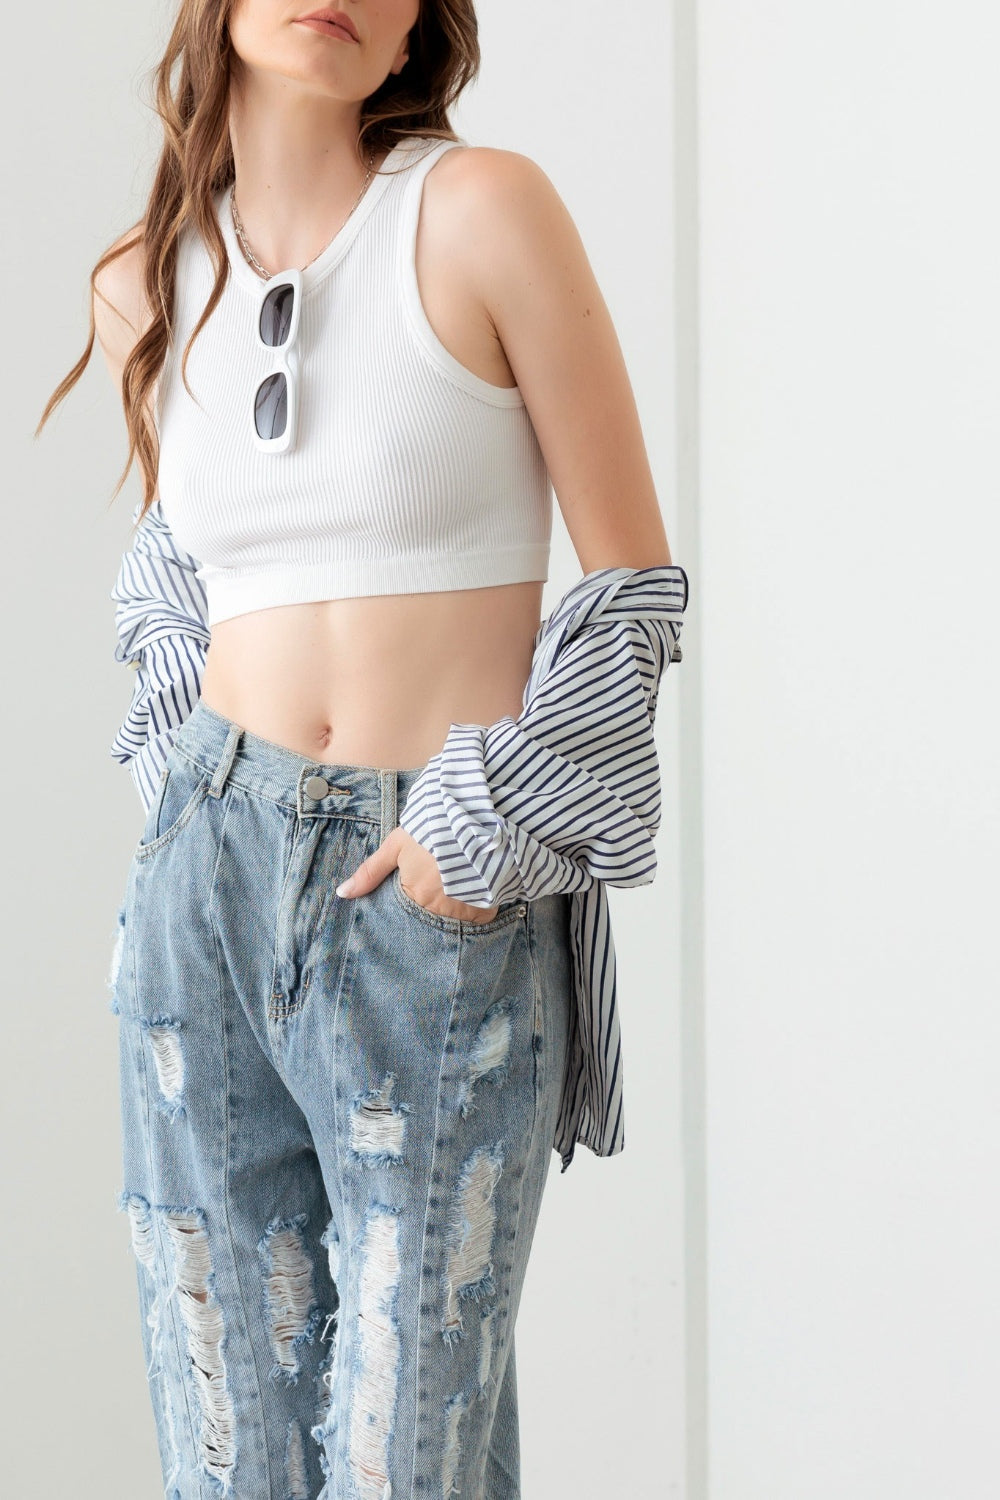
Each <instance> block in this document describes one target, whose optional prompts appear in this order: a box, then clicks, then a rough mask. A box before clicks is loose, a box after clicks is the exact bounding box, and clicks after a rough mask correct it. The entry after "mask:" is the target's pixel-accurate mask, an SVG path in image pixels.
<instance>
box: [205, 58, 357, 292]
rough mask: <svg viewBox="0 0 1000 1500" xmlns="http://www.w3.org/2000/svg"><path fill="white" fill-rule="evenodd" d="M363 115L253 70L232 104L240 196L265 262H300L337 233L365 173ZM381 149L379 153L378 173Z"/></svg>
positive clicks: (252, 237) (253, 243) (248, 231)
mask: <svg viewBox="0 0 1000 1500" xmlns="http://www.w3.org/2000/svg"><path fill="white" fill-rule="evenodd" d="M358 120H359V114H358V109H357V105H356V104H352V105H345V104H344V102H343V101H341V100H331V99H329V98H323V97H320V96H318V95H315V94H308V93H306V92H305V91H304V90H291V89H288V88H287V87H286V86H284V85H283V84H282V81H281V80H280V79H276V78H271V77H268V76H267V75H254V78H253V86H252V88H250V89H249V90H247V89H246V88H244V89H242V90H239V91H238V90H237V89H236V87H235V86H234V88H233V91H232V97H231V102H230V112H229V133H230V139H231V140H232V144H233V159H234V163H235V169H236V201H237V204H238V207H239V214H240V218H241V219H242V221H243V227H244V229H245V231H246V236H247V239H248V240H249V242H250V244H251V246H252V248H253V252H254V254H255V255H256V256H257V258H258V260H259V261H260V262H261V263H262V264H263V265H264V266H265V267H271V268H273V267H275V266H277V267H282V266H303V265H306V264H307V263H308V262H309V261H310V260H312V259H313V258H314V257H315V256H317V255H318V254H319V253H320V252H321V251H322V249H323V247H324V246H325V245H327V244H329V242H330V240H331V239H332V238H333V236H334V235H335V234H336V233H337V231H338V229H339V228H340V226H341V225H342V224H343V223H344V221H345V219H346V218H347V216H348V214H349V213H350V211H351V208H352V207H353V205H354V203H355V200H356V199H357V196H358V193H359V192H360V191H361V187H362V184H363V183H364V180H365V175H366V172H367V156H366V160H365V163H364V164H362V163H361V162H359V160H358V154H357V150H356V147H355V141H356V139H357V131H358ZM382 160H384V153H382V154H378V155H376V157H375V160H374V163H373V167H374V170H376V171H377V170H378V167H379V165H380V164H381V161H382Z"/></svg>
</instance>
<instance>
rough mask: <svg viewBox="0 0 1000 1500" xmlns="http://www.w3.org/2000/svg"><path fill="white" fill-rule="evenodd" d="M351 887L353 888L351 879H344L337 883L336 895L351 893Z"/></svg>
mask: <svg viewBox="0 0 1000 1500" xmlns="http://www.w3.org/2000/svg"><path fill="white" fill-rule="evenodd" d="M352 889H353V886H352V883H351V881H350V880H345V881H343V882H342V883H341V884H340V885H338V887H337V895H338V896H349V895H350V894H351V891H352Z"/></svg>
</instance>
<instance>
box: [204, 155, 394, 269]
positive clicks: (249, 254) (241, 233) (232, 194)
mask: <svg viewBox="0 0 1000 1500" xmlns="http://www.w3.org/2000/svg"><path fill="white" fill-rule="evenodd" d="M374 163H375V152H374V151H372V152H371V153H370V154H369V157H368V171H367V172H366V174H365V180H364V182H363V183H362V184H361V191H360V193H359V194H358V196H357V197H356V198H355V200H354V205H353V207H352V208H351V213H349V214H348V215H347V219H349V218H350V217H351V214H353V212H354V209H355V208H357V206H358V204H359V203H360V202H361V200H362V198H363V197H364V196H365V189H366V188H367V187H368V184H369V182H370V181H371V177H372V167H373V166H374ZM229 206H230V208H231V209H232V212H233V226H234V228H235V229H236V235H237V238H238V239H239V242H240V249H241V250H242V251H243V255H244V257H245V259H246V260H247V262H248V263H249V264H250V265H251V266H253V268H254V270H255V271H256V272H257V275H258V276H260V277H261V278H262V279H263V280H264V281H269V280H270V279H271V274H272V273H271V272H270V271H265V269H264V267H263V266H262V265H261V263H260V261H259V260H258V259H257V257H256V255H254V253H253V250H252V249H251V248H250V241H249V240H248V239H247V234H246V230H245V229H244V228H243V220H242V219H241V218H240V214H239V209H238V208H237V207H236V183H235V182H234V183H233V185H232V187H231V188H230V190H229ZM347 219H345V220H344V224H346V223H347ZM344 224H341V226H340V229H343V227H344ZM340 229H338V230H337V234H339V233H340ZM337 234H334V235H333V236H332V237H331V238H330V239H329V240H327V243H326V245H324V246H323V250H319V251H317V253H316V254H315V255H314V256H313V258H312V260H307V261H306V266H311V265H312V263H313V260H318V259H319V257H320V256H321V255H322V254H323V251H324V250H326V249H327V248H328V247H329V246H330V245H332V243H333V241H334V240H335V239H336V238H337ZM306 266H301V267H300V268H299V269H300V270H303V271H304V270H305V268H306Z"/></svg>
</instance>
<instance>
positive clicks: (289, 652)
mask: <svg viewBox="0 0 1000 1500" xmlns="http://www.w3.org/2000/svg"><path fill="white" fill-rule="evenodd" d="M542 590H543V584H542V583H541V582H532V583H514V584H498V585H497V586H495V587H493V588H477V589H456V590H452V591H449V592H444V593H423V594H391V595H373V596H370V597H365V598H358V599H326V600H321V601H319V602H318V603H315V604H285V605H277V606H274V607H272V608H269V609H261V610H254V611H252V612H251V613H248V614H243V615H237V616H235V617H234V618H232V619H228V620H220V621H217V622H216V623H215V625H213V627H212V641H211V645H210V646H209V648H208V654H207V657H206V661H205V669H204V675H203V679H202V688H201V696H202V699H203V700H204V702H205V703H206V704H207V705H208V706H209V707H210V708H214V709H215V710H216V712H217V713H220V714H223V715H224V716H225V717H226V718H228V719H232V720H234V722H236V723H237V724H240V725H242V727H243V728H244V729H247V730H249V731H250V732H251V734H256V735H260V736H261V737H262V738H263V739H266V740H271V741H272V742H273V743H274V744H277V745H283V746H285V747H286V748H287V749H289V750H294V751H297V752H298V753H299V754H300V755H302V756H304V757H306V758H307V759H308V760H312V761H315V762H316V763H317V764H320V763H326V764H330V765H355V766H378V767H383V768H395V769H397V770H410V769H414V768H417V767H420V766H423V765H425V764H426V762H427V761H428V760H429V759H430V757H431V756H432V755H435V754H436V753H437V751H438V750H440V749H441V747H442V745H443V744H444V741H445V738H446V736H447V734H448V728H449V725H450V724H452V723H458V724H487V725H488V724H493V723H495V722H496V720H497V719H500V718H502V717H503V716H504V715H505V714H510V715H511V717H512V718H515V719H516V718H517V717H518V715H519V714H520V712H521V708H522V695H523V692H524V687H525V684H526V682H527V680H528V675H529V672H530V670H531V657H532V642H533V638H534V635H535V632H536V630H537V629H538V626H539V623H540V621H541V606H542Z"/></svg>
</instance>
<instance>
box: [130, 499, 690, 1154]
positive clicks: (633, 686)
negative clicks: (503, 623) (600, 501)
mask: <svg viewBox="0 0 1000 1500" xmlns="http://www.w3.org/2000/svg"><path fill="white" fill-rule="evenodd" d="M137 513H138V507H137V509H136V513H135V514H137ZM133 519H135V515H133ZM197 566H198V564H197V562H196V561H195V559H194V558H193V557H191V556H190V555H189V554H187V553H185V552H183V551H182V550H181V549H180V548H178V547H177V545H176V543H175V542H174V539H173V537H172V535H171V533H170V529H169V527H168V525H167V523H166V521H165V519H164V517H163V514H162V510H161V509H160V503H159V501H158V500H157V501H156V502H155V503H154V505H153V507H152V509H151V510H150V512H149V513H148V514H147V516H146V517H145V519H144V521H143V523H142V525H141V526H140V527H139V528H138V530H137V532H136V539H135V542H134V545H133V547H132V549H131V551H129V552H126V553H125V555H124V557H123V558H122V563H121V568H120V569H119V573H118V577H117V579H116V581H115V585H114V588H113V589H112V592H111V597H112V599H114V600H115V603H116V609H115V620H116V625H117V629H118V637H119V645H118V647H117V649H116V651H115V657H116V659H117V660H119V661H129V662H130V664H137V665H138V674H137V680H136V683H135V687H134V690H133V694H132V701H131V703H130V705H129V709H128V713H127V715H126V717H125V720H124V722H123V724H122V725H121V728H120V729H119V731H118V734H117V736H116V738H115V740H114V743H113V744H112V747H111V754H112V755H113V756H114V757H115V759H116V760H118V761H120V762H121V763H122V764H125V765H128V766H129V768H130V771H131V774H132V778H133V781H134V782H135V785H136V787H137V789H138V791H139V794H140V797H141V798H142V801H143V805H144V806H146V807H147V808H148V806H149V803H150V801H151V799H152V795H153V791H154V790H155V786H156V782H157V778H158V776H159V773H160V769H161V767H162V766H163V763H164V761H165V760H166V757H167V754H168V753H169V750H170V745H171V744H172V742H173V732H174V731H175V730H176V729H177V728H178V727H179V726H180V724H182V723H183V721H184V720H185V719H186V718H187V715H188V714H189V713H190V712H191V709H192V708H193V707H194V704H195V702H196V701H197V698H198V696H199V693H200V689H201V674H202V669H203V666H204V661H205V653H206V650H207V648H208V643H209V640H210V632H209V629H208V627H207V625H206V623H205V622H206V619H207V609H206V604H205V593H204V589H203V587H202V586H201V584H200V583H199V581H198V579H197V578H196V577H195V569H196V568H197ZM687 602H688V579H687V574H686V572H685V571H684V569H683V568H682V567H681V566H680V565H679V564H676V563H671V564H669V565H666V566H658V567H652V568H600V569H598V570H596V571H595V572H592V573H588V574H586V575H585V576H584V577H583V578H582V579H581V580H580V581H579V582H578V583H576V584H575V585H574V586H573V587H572V588H571V589H569V590H568V592H567V593H566V594H565V595H564V596H563V598H562V599H561V600H560V602H559V604H558V605H557V606H556V608H555V609H554V610H553V611H552V614H551V615H550V616H549V617H548V618H547V619H546V620H544V621H543V622H542V624H541V625H540V626H539V628H538V631H537V632H536V634H535V638H534V642H533V655H532V664H531V670H530V674H529V677H528V682H527V684H526V686H525V689H524V694H523V698H522V712H521V713H520V714H519V715H518V717H517V719H516V720H515V719H513V718H511V717H510V715H505V716H504V717H503V718H502V719H499V720H498V721H497V722H496V723H495V724H491V725H489V726H483V725H479V724H452V725H451V727H450V729H449V731H448V736H447V738H446V740H445V743H444V745H443V747H442V749H441V750H440V751H439V752H438V753H437V754H436V755H434V756H432V757H431V759H430V760H429V761H428V762H427V765H426V766H425V768H424V770H423V771H422V773H421V775H420V776H419V777H418V778H417V780H416V781H415V782H414V784H413V786H412V787H411V788H410V792H409V795H408V797H407V799H406V802H405V804H404V806H403V808H402V809H401V811H400V816H399V820H400V823H401V825H402V827H403V828H404V829H405V830H406V831H407V833H409V834H410V835H411V836H412V837H413V838H415V839H416V840H417V841H418V843H420V844H422V845H424V847H425V848H427V849H429V850H430V851H431V853H433V855H434V857H435V859H436V861H437V864H438V867H439V869H440V871H441V882H442V886H443V888H444V891H445V893H446V894H447V895H448V896H451V897H452V898H453V899H454V900H457V901H466V902H469V903H470V904H472V905H475V906H484V907H485V906H495V905H498V904H499V903H501V902H504V901H512V900H516V899H526V900H534V899H537V898H538V897H540V896H544V895H549V894H553V893H557V892H565V893H569V894H570V933H571V943H572V959H573V980H574V1004H573V1006H572V1007H571V1029H570V1047H569V1059H568V1064H567V1069H566V1076H565V1079H564V1083H563V1093H562V1099H561V1103H560V1109H559V1116H558V1123H557V1127H556V1133H555V1139H554V1141H553V1146H554V1148H555V1149H556V1150H557V1151H558V1152H559V1154H560V1157H561V1158H562V1165H563V1170H565V1169H566V1168H567V1167H568V1166H569V1164H570V1162H571V1161H572V1159H573V1153H574V1150H575V1147H576V1143H577V1142H578V1141H579V1142H582V1143H583V1144H584V1145H586V1146H588V1147H589V1148H590V1149H591V1150H592V1151H593V1152H594V1154H595V1155H597V1156H613V1155H615V1154H616V1153H617V1152H619V1151H621V1149H622V1147H623V1145H624V1131H623V1119H622V1059H621V1028H620V1022H619V1016H618V1002H617V983H616V964H615V946H614V937H613V934H612V931H611V919H610V911H609V907H608V898H607V891H606V886H608V885H614V886H634V885H646V884H648V883H649V882H651V881H652V880H653V878H654V876H655V873H656V852H655V849H654V846H653V837H654V835H655V833H656V832H657V830H658V828H659V824H660V776H659V765H658V761H657V754H656V746H655V743H654V739H653V724H654V720H655V713H656V700H657V695H658V692H659V684H660V681H661V678H662V675H663V673H664V672H665V670H666V668H667V666H668V665H669V663H670V662H671V661H679V660H680V659H681V652H680V647H679V646H678V644H677V643H678V639H679V637H680V632H681V627H682V623H683V622H682V618H681V617H682V615H683V613H684V610H685V609H686V608H687Z"/></svg>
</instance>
